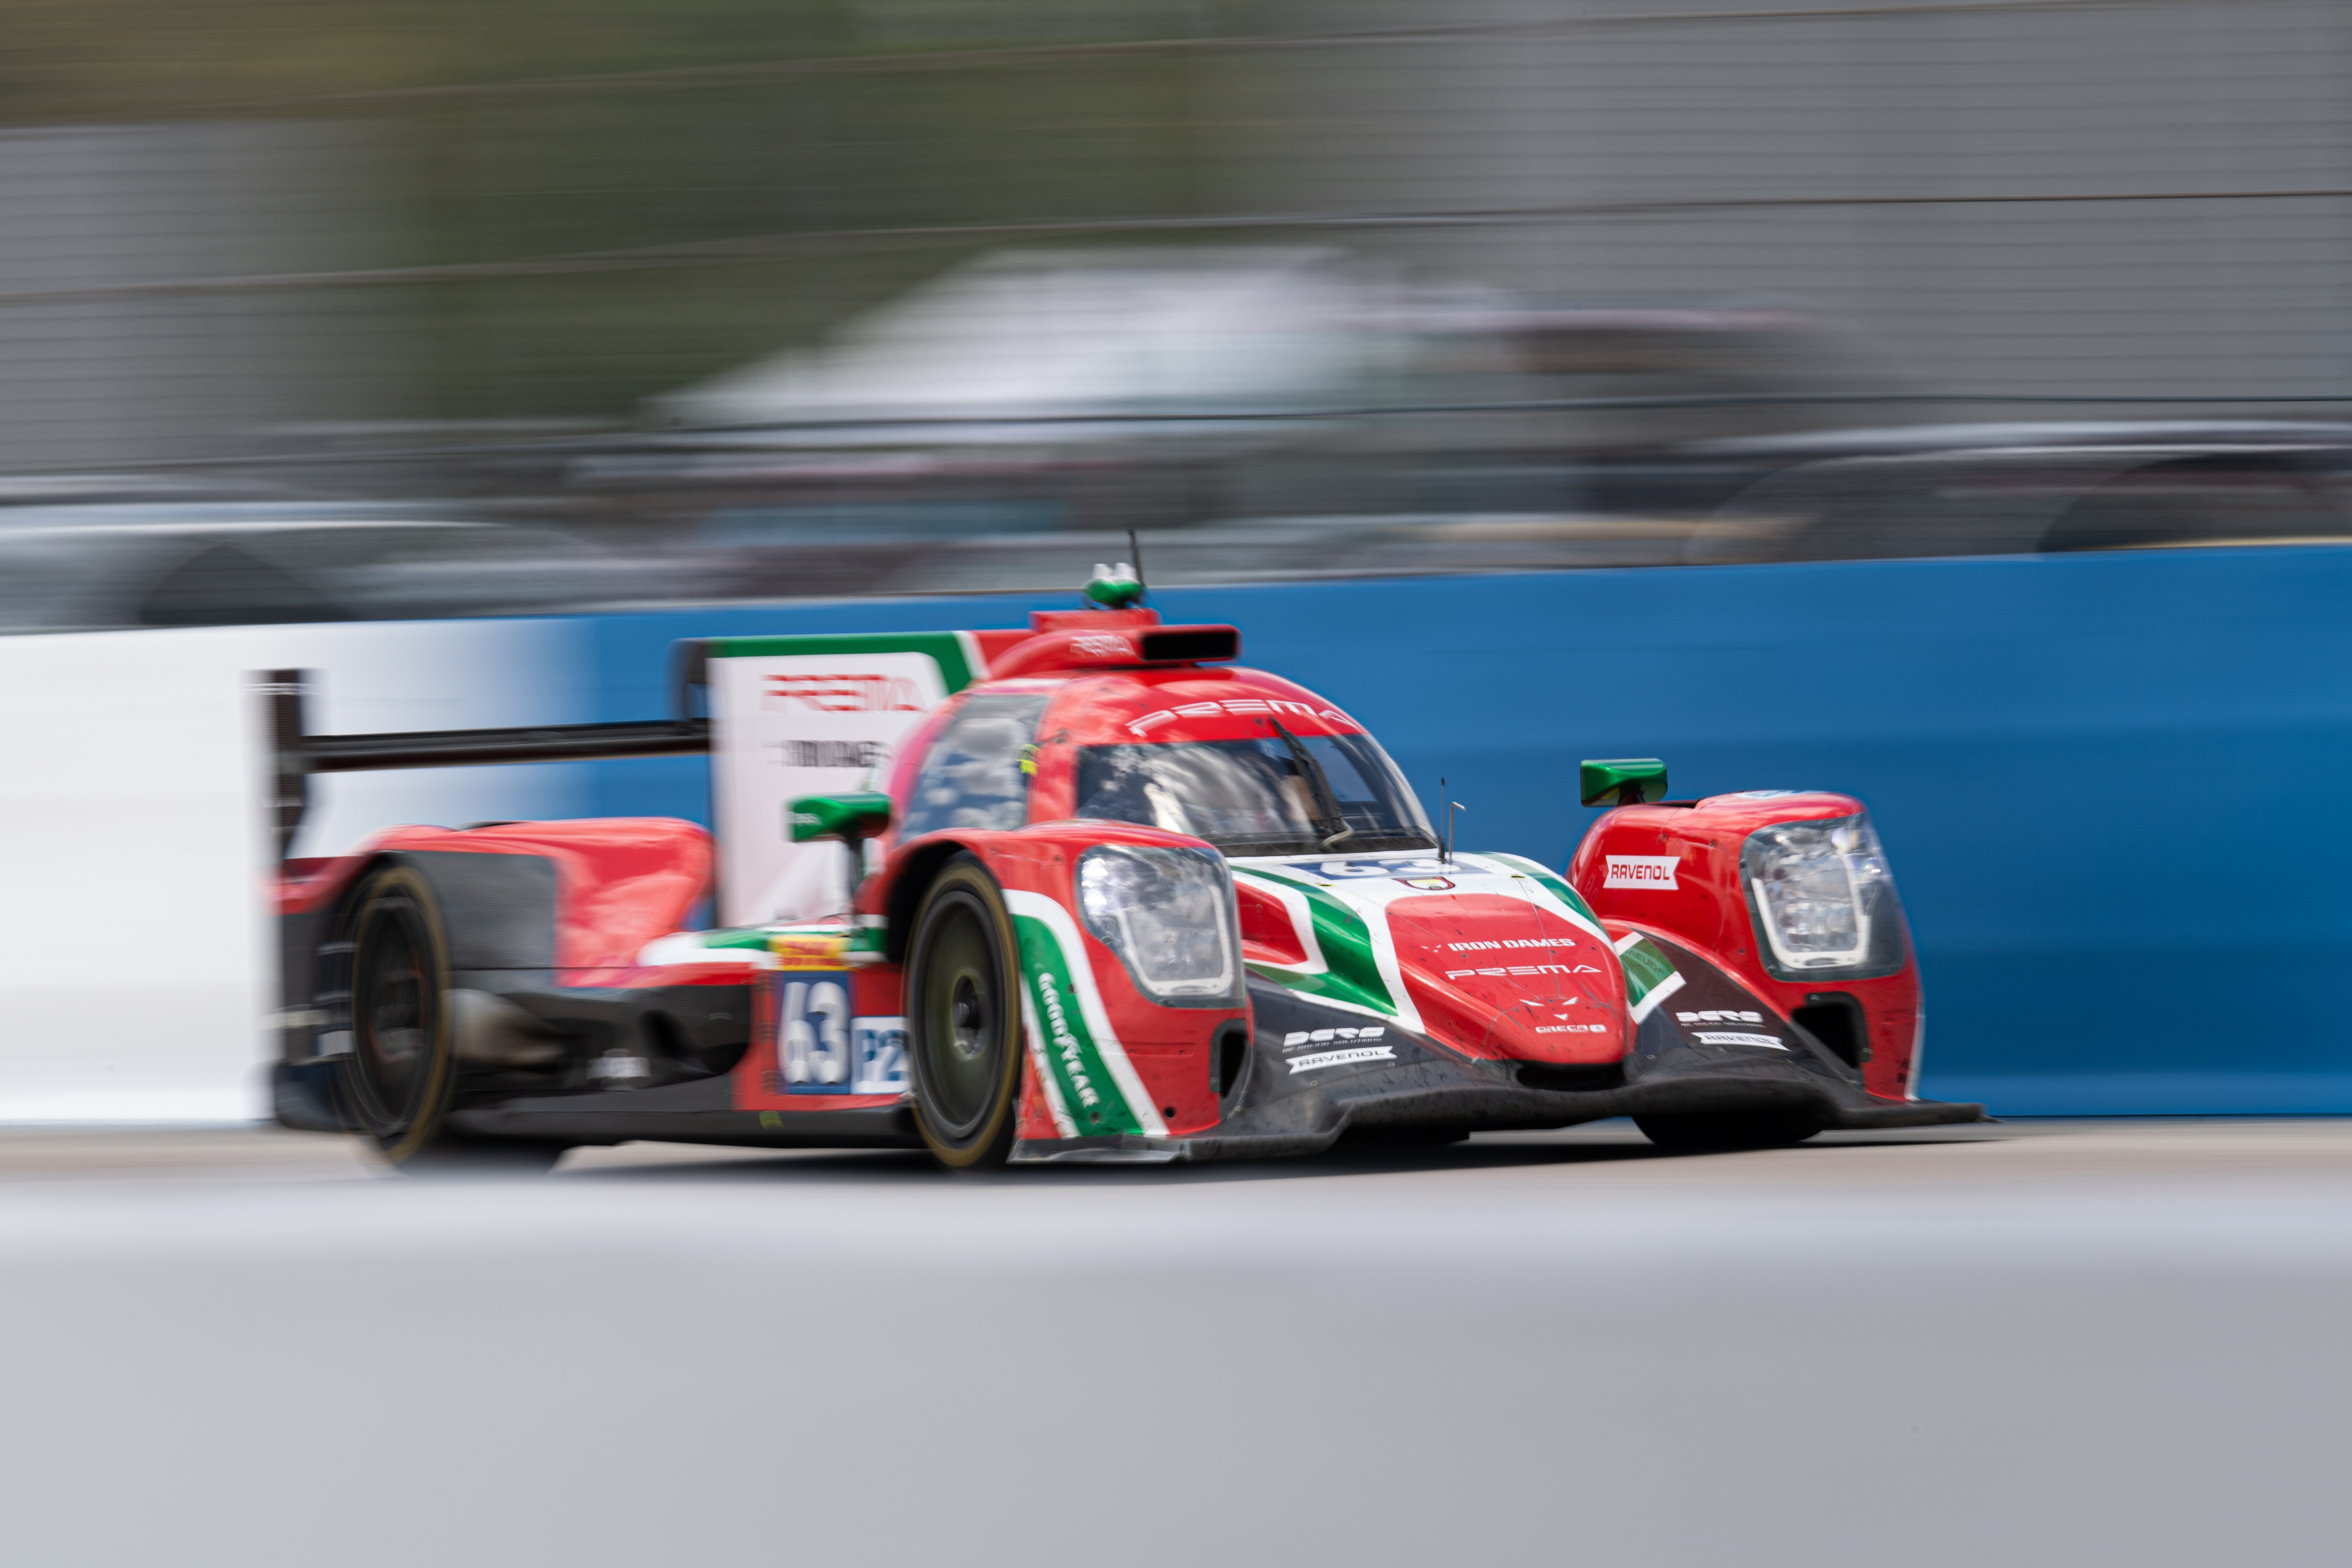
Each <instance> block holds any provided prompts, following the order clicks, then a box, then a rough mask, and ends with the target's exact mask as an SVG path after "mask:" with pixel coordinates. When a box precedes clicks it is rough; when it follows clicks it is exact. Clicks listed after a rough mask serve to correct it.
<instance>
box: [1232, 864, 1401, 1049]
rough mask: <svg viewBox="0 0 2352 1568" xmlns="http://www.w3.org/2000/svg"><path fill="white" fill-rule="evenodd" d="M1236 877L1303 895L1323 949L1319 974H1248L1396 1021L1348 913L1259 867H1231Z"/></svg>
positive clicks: (1361, 931)
mask: <svg viewBox="0 0 2352 1568" xmlns="http://www.w3.org/2000/svg"><path fill="white" fill-rule="evenodd" d="M1234 872H1235V873H1236V874H1238V875H1241V876H1255V877H1258V878H1261V879H1263V880H1264V881H1266V882H1276V883H1281V884H1282V885H1283V886H1285V887H1290V888H1296V889H1297V890H1298V891H1299V892H1300V893H1303V894H1306V895H1307V920H1308V922H1309V923H1310V924H1311V925H1313V926H1314V928H1315V940H1316V942H1317V943H1318V945H1319V946H1321V947H1322V949H1323V963H1324V966H1325V967H1324V972H1323V973H1322V974H1320V975H1301V974H1298V973H1297V972H1296V971H1295V970H1290V969H1277V968H1273V967H1268V966H1266V965H1264V964H1252V965H1251V966H1250V972H1251V973H1252V974H1254V975H1256V976H1257V977H1259V978H1261V979H1267V980H1272V981H1274V982H1275V983H1276V985H1282V986H1287V987H1289V988H1291V989H1292V990H1294V991H1297V992H1300V993H1301V994H1303V995H1306V996H1310V997H1324V998H1329V999H1330V1000H1333V1001H1340V1002H1353V1003H1354V1004H1355V1005H1356V1006H1358V1007H1362V1008H1370V1009H1373V1010H1374V1011H1375V1012H1379V1013H1381V1014H1384V1015H1386V1016H1387V1017H1389V1018H1394V1017H1396V1016H1397V1005H1396V999H1395V998H1393V997H1391V996H1390V995H1389V988H1388V982H1387V981H1386V980H1383V979H1382V978H1381V966H1380V960H1379V959H1378V958H1377V957H1375V956H1373V953H1372V934H1371V931H1370V928H1368V927H1367V926H1366V925H1365V924H1364V917H1363V916H1362V915H1359V914H1358V913H1357V912H1356V911H1355V909H1354V908H1353V907H1351V906H1350V905H1349V904H1346V903H1345V902H1343V901H1342V900H1340V899H1339V898H1338V897H1336V896H1334V895H1333V894H1331V893H1330V891H1329V890H1328V889H1326V888H1321V887H1318V886H1316V885H1315V884H1314V883H1309V882H1303V881H1300V880H1299V879H1297V878H1296V877H1291V876H1287V875H1285V874H1284V873H1280V872H1276V871H1268V870H1266V869H1265V868H1264V867H1262V866H1239V865H1237V866H1235V867H1234Z"/></svg>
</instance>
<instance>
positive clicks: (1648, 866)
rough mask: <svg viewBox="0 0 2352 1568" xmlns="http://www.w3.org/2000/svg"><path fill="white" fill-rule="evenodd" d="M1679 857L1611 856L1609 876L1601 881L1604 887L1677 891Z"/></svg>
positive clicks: (1666, 891)
mask: <svg viewBox="0 0 2352 1568" xmlns="http://www.w3.org/2000/svg"><path fill="white" fill-rule="evenodd" d="M1680 861H1681V857H1680V856H1678V855H1611V856H1610V857H1609V874H1608V875H1607V876H1606V877H1604V878H1602V879H1601V886H1603V887H1649V888H1656V889H1658V890H1660V891H1662V892H1665V893H1673V892H1675V891H1676V885H1675V866H1676V865H1677V864H1678V863H1680Z"/></svg>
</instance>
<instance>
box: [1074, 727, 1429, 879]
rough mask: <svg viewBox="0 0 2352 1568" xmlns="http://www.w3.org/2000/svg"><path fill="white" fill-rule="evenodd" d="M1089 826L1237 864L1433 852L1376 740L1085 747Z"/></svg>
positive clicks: (1081, 758) (1274, 738)
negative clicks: (1169, 841) (1120, 825)
mask: <svg viewBox="0 0 2352 1568" xmlns="http://www.w3.org/2000/svg"><path fill="white" fill-rule="evenodd" d="M1077 814H1078V815H1079V816H1081V817H1093V818H1096V819H1098V820H1108V821H1114V822H1143V823H1147V824H1149V825H1150V826H1151V827H1155V828H1165V829H1167V830H1168V831H1170V832H1172V833H1189V834H1191V835H1192V837H1194V838H1196V839H1206V840H1208V841H1210V842H1211V843H1213V844H1214V845H1216V846H1217V847H1218V848H1219V849H1222V850H1224V851H1225V852H1228V853H1232V854H1293V853H1313V852H1318V851H1320V850H1323V849H1325V848H1327V847H1328V848H1337V847H1339V845H1340V844H1343V843H1344V844H1345V845H1346V846H1347V847H1348V848H1349V850H1407V849H1411V850H1419V849H1434V848H1435V847H1436V845H1437V840H1436V838H1435V836H1434V835H1433V834H1432V833H1431V832H1430V831H1429V821H1428V819H1427V818H1425V817H1423V815H1422V814H1421V802H1420V801H1418V800H1414V799H1413V796H1412V790H1410V789H1406V788H1405V782H1404V779H1402V777H1400V776H1399V775H1398V773H1397V770H1396V764H1395V763H1393V762H1391V761H1390V760H1389V758H1388V754H1387V753H1386V752H1384V751H1382V750H1381V748H1380V747H1379V746H1378V745H1377V744H1375V743H1374V742H1373V740H1372V737H1370V736H1368V735H1300V736H1294V735H1290V734H1287V733H1286V732H1284V731H1282V730H1281V729H1280V728H1279V727H1277V728H1276V733H1274V734H1272V735H1265V736H1259V737H1255V738H1252V739H1249V740H1196V741H1171V742H1168V743H1166V744H1163V745H1144V746H1089V747H1085V748H1084V749H1083V750H1081V751H1080V752H1079V753H1078V810H1077Z"/></svg>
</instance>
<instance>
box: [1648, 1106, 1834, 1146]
mask: <svg viewBox="0 0 2352 1568" xmlns="http://www.w3.org/2000/svg"><path fill="white" fill-rule="evenodd" d="M1633 1125H1635V1126H1636V1127H1639V1128H1640V1129H1641V1130H1642V1135H1643V1137H1645V1138H1647V1139H1649V1140H1650V1142H1652V1143H1654V1144H1655V1145H1658V1147H1660V1148H1662V1149H1665V1150H1667V1151H1669V1152H1671V1153H1674V1154H1689V1155H1698V1154H1723V1153H1727V1152H1729V1151H1731V1150H1734V1149H1785V1148H1788V1147H1790V1145H1796V1144H1801V1143H1803V1142H1804V1141H1805V1140H1806V1139H1807V1138H1810V1137H1811V1136H1812V1135H1813V1134H1815V1133H1818V1132H1820V1131H1821V1130H1822V1124H1821V1123H1820V1122H1819V1121H1817V1120H1815V1119H1814V1118H1813V1117H1811V1116H1807V1115H1804V1114H1801V1113H1787V1112H1783V1113H1780V1114H1777V1115H1774V1114H1769V1113H1748V1114H1745V1115H1742V1114H1738V1113H1720V1112H1718V1113H1714V1114H1709V1115H1683V1116H1636V1117H1634V1118H1633Z"/></svg>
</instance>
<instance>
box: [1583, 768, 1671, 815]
mask: <svg viewBox="0 0 2352 1568" xmlns="http://www.w3.org/2000/svg"><path fill="white" fill-rule="evenodd" d="M1576 776H1577V786H1578V789H1577V793H1578V794H1579V795H1580V796H1582V797H1583V800H1584V803H1585V804H1586V805H1588V806H1638V805H1640V804H1642V803H1643V801H1645V800H1664V799H1665V798H1666V765H1665V764H1664V763H1663V762H1661V761H1659V760H1658V759H1657V758H1654V757H1620V758H1613V759H1612V760H1609V761H1606V762H1585V763H1580V764H1579V765H1578V767H1577V769H1576Z"/></svg>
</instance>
